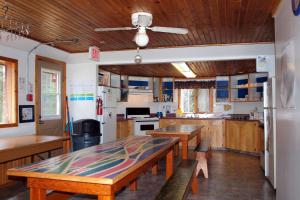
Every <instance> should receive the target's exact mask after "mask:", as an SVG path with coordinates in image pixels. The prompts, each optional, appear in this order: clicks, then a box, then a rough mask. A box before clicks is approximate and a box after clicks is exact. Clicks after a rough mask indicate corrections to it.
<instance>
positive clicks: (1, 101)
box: [0, 65, 5, 123]
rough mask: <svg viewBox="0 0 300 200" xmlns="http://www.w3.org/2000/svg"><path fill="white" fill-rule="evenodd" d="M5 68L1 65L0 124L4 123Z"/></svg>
mask: <svg viewBox="0 0 300 200" xmlns="http://www.w3.org/2000/svg"><path fill="white" fill-rule="evenodd" d="M4 75H5V66H4V65H0V123H4V122H5V120H4V110H3V108H4V106H3V104H4V99H3V97H4V81H5V77H4Z"/></svg>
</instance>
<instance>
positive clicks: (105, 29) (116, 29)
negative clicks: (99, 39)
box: [95, 27, 137, 32]
mask: <svg viewBox="0 0 300 200" xmlns="http://www.w3.org/2000/svg"><path fill="white" fill-rule="evenodd" d="M133 29H137V28H136V27H116V28H95V31H96V32H108V31H129V30H133Z"/></svg>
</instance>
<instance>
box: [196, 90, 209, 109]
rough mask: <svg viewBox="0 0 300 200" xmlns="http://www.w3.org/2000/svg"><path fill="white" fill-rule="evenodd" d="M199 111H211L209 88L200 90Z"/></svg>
mask: <svg viewBox="0 0 300 200" xmlns="http://www.w3.org/2000/svg"><path fill="white" fill-rule="evenodd" d="M198 112H209V89H199V90H198Z"/></svg>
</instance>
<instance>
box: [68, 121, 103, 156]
mask: <svg viewBox="0 0 300 200" xmlns="http://www.w3.org/2000/svg"><path fill="white" fill-rule="evenodd" d="M101 136H102V134H101V133H100V122H99V121H97V120H94V119H81V120H77V121H74V123H73V134H72V146H73V151H77V150H80V149H83V148H86V147H90V146H94V145H98V144H99V143H100V137H101Z"/></svg>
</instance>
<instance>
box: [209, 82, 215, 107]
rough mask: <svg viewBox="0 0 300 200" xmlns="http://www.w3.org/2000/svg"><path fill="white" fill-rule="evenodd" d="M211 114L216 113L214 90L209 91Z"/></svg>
mask: <svg viewBox="0 0 300 200" xmlns="http://www.w3.org/2000/svg"><path fill="white" fill-rule="evenodd" d="M209 112H211V113H213V112H214V89H213V88H210V89H209Z"/></svg>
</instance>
